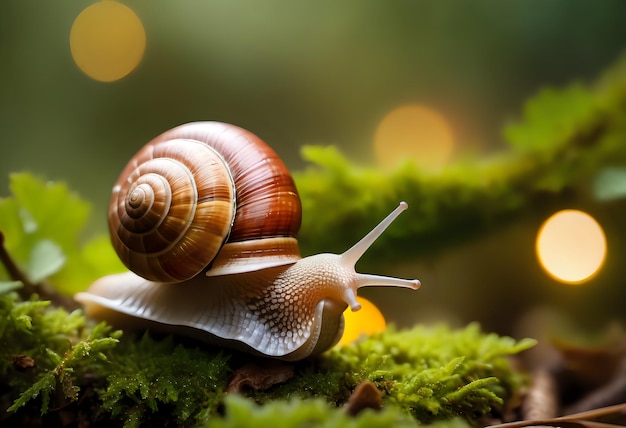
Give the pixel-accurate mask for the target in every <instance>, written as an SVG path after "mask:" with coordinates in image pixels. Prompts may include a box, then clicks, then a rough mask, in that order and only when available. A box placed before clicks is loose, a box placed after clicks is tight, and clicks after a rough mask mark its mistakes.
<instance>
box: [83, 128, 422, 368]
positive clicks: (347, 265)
mask: <svg viewBox="0 0 626 428" xmlns="http://www.w3.org/2000/svg"><path fill="white" fill-rule="evenodd" d="M197 176H199V177H197ZM300 207H301V205H300V200H299V197H298V194H297V190H296V188H295V184H294V183H293V180H292V178H291V176H290V175H289V173H288V171H287V169H286V167H285V166H284V164H283V163H282V161H281V160H280V159H279V158H278V156H277V155H276V154H275V153H274V151H273V150H272V149H271V148H270V147H269V146H267V145H266V144H265V143H264V142H263V141H261V140H260V139H259V138H258V137H256V136H255V135H254V134H252V133H250V132H248V131H245V130H243V129H241V128H238V127H235V126H233V125H229V124H223V123H218V122H197V123H191V124H187V125H182V126H180V127H178V128H174V129H173V130H170V131H168V132H165V133H164V134H162V135H160V136H158V137H157V138H155V139H154V140H152V141H151V142H149V143H148V144H147V145H146V146H144V148H143V149H141V150H140V151H139V153H138V154H137V155H136V156H135V157H134V158H133V159H131V161H130V162H129V164H128V165H127V166H126V168H125V169H124V171H123V172H122V174H121V176H120V178H119V179H118V181H117V183H116V184H115V186H114V188H113V195H112V197H111V205H110V210H109V227H110V231H111V238H112V242H113V245H114V247H115V248H116V250H117V252H118V255H119V256H120V258H121V259H122V261H123V262H124V263H125V264H126V266H127V267H128V268H129V269H130V270H131V271H129V272H125V273H121V274H116V275H109V276H106V277H103V278H100V279H98V280H97V281H96V282H94V284H92V285H91V287H90V288H89V289H88V290H87V291H86V292H83V293H78V294H77V295H76V299H77V300H78V301H80V302H82V303H83V304H84V305H85V308H86V311H87V313H88V314H89V315H90V316H92V317H94V318H99V319H106V320H109V321H110V322H113V323H114V324H120V325H123V326H131V327H134V326H138V327H148V328H155V329H158V330H162V331H168V332H175V333H180V334H184V335H187V336H191V337H194V338H197V339H201V340H203V341H206V342H209V343H213V344H216V345H220V346H224V347H229V348H233V349H238V350H242V351H245V352H249V353H252V354H258V355H262V356H268V357H273V358H279V359H283V360H300V359H303V358H306V357H308V356H311V355H316V354H319V353H321V352H323V351H325V350H327V349H329V348H330V347H332V346H333V345H334V344H335V343H336V342H337V341H338V340H339V339H340V338H341V335H342V332H343V311H344V310H345V309H346V308H347V307H348V306H350V307H351V308H352V310H358V309H360V305H359V304H358V302H357V300H356V291H357V289H358V288H359V287H363V286H370V285H382V286H399V287H407V288H412V289H417V288H418V287H419V286H420V283H419V281H417V280H403V279H397V278H388V277H382V276H376V275H367V274H360V273H357V272H356V271H355V269H354V265H355V264H356V262H357V261H358V259H359V258H360V257H361V255H362V254H363V253H364V252H365V250H367V248H368V247H369V246H370V245H371V244H372V243H373V242H374V241H375V239H376V238H377V237H378V236H380V234H381V233H382V232H383V231H384V229H386V228H387V227H388V226H389V224H391V222H392V221H393V220H394V219H395V218H396V217H397V216H398V215H399V214H400V213H401V212H402V211H403V210H404V209H406V208H407V205H406V203H404V202H403V203H401V204H400V205H399V206H398V207H397V208H396V209H395V210H394V211H393V212H392V213H391V214H389V215H388V216H387V217H386V218H385V219H384V220H383V221H382V222H381V223H380V224H379V225H378V226H376V227H375V228H374V229H373V230H372V231H371V232H370V233H369V234H367V235H366V236H365V237H364V238H363V239H362V240H361V241H359V242H358V243H357V244H355V245H354V246H353V247H352V248H350V249H349V250H348V251H346V252H345V253H343V254H340V255H336V254H317V255H313V256H309V257H306V258H301V257H300V253H299V250H298V245H297V240H296V235H297V232H298V229H299V227H300V221H301V214H300V212H301V208H300Z"/></svg>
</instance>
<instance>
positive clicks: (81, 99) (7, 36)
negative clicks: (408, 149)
mask: <svg viewBox="0 0 626 428" xmlns="http://www.w3.org/2000/svg"><path fill="white" fill-rule="evenodd" d="M93 3H94V2H87V1H72V2H46V1H32V0H22V1H19V2H5V3H4V4H3V5H2V8H1V10H2V12H1V13H0V64H1V67H0V112H1V115H0V125H1V129H2V134H1V135H2V136H1V138H0V145H1V146H0V147H1V151H0V189H1V190H0V195H6V194H7V193H8V190H7V177H8V174H9V173H10V172H12V171H25V170H27V171H32V172H33V173H35V174H37V175H40V176H43V177H46V178H48V179H52V180H64V181H66V182H68V183H69V185H70V187H71V188H73V189H75V190H76V191H77V192H78V193H79V194H80V195H81V196H82V197H84V198H86V199H88V200H89V201H91V202H92V203H93V205H94V215H93V223H92V225H91V227H92V229H93V230H94V231H100V232H103V231H105V230H106V229H105V228H106V225H105V210H106V208H105V207H106V205H107V204H108V197H109V192H110V188H111V185H112V183H113V182H114V181H115V179H116V177H117V175H118V174H119V172H120V170H121V169H122V167H123V166H124V165H125V164H126V162H127V161H128V159H129V158H130V157H131V156H132V154H134V153H135V152H136V151H137V150H138V149H139V147H141V146H142V145H143V144H144V143H146V142H147V141H149V140H150V139H151V138H153V137H154V136H156V135H158V134H160V133H161V132H163V131H165V130H167V129H169V128H171V127H173V126H176V125H179V124H181V123H185V122H190V121H195V120H220V121H225V122H230V123H234V124H237V125H239V126H242V127H244V128H246V129H249V130H251V131H252V132H254V133H256V134H257V135H259V136H261V137H262V138H263V139H264V140H265V141H267V142H268V143H269V144H270V145H272V146H273V147H274V148H275V149H276V151H277V152H278V153H279V155H280V156H281V157H282V158H283V160H284V161H285V162H286V164H287V165H288V167H289V168H290V169H292V170H300V169H302V168H304V166H305V163H304V162H303V160H302V158H301V157H300V147H301V146H302V145H310V144H320V145H330V144H332V145H336V146H337V147H339V148H340V150H341V151H342V152H343V153H344V154H345V155H346V156H347V157H348V158H350V159H351V160H353V161H354V162H355V163H357V164H362V165H375V163H376V160H375V157H374V151H373V147H372V141H373V139H374V133H375V131H376V128H377V126H378V123H379V122H380V121H381V119H382V118H383V117H384V115H385V114H387V113H388V112H389V111H391V110H392V109H394V108H395V107H397V106H399V105H403V104H408V103H417V104H421V105H425V106H428V107H429V108H432V109H434V110H435V111H437V112H439V113H440V114H441V115H442V116H443V117H445V118H446V120H447V121H448V123H449V125H450V127H451V130H452V133H453V135H454V140H455V144H456V148H455V157H457V158H462V157H463V156H465V155H469V154H472V155H473V156H477V157H481V156H487V155H488V154H490V153H492V152H494V151H499V150H502V149H503V147H504V143H503V141H502V135H501V131H502V126H503V125H504V124H506V123H507V122H508V121H510V120H513V119H515V118H517V117H518V116H519V115H520V112H521V109H522V106H523V104H524V101H525V100H526V99H527V98H528V97H529V96H530V95H532V94H533V93H535V92H536V91H537V90H539V89H540V88H542V87H545V86H562V85H564V84H567V83H570V82H572V81H576V80H581V81H589V80H591V79H592V78H594V77H596V76H597V75H598V74H599V73H600V72H601V70H603V69H604V68H606V67H607V66H608V65H610V64H611V63H612V62H613V61H615V60H616V58H617V57H618V56H619V54H620V53H622V51H623V50H624V48H626V25H624V18H625V17H626V4H625V3H624V2H623V0H604V1H602V2H597V1H589V0H549V1H546V0H524V1H521V0H509V1H506V2H504V1H498V0H479V1H472V2H469V1H454V0H436V1H435V0H433V1H417V0H412V1H388V2H384V1H372V0H358V1H357V0H348V1H344V2H330V1H317V2H287V1H275V0H272V1H265V2H263V3H260V2H255V1H203V2H200V1H192V0H177V1H155V0H137V1H127V2H124V4H126V5H128V6H129V7H130V8H132V9H133V10H134V11H135V13H136V14H137V16H138V17H139V18H140V20H141V22H142V23H143V26H144V29H145V33H146V50H145V55H144V57H143V59H142V61H141V63H140V64H139V66H138V67H137V68H136V69H135V70H134V71H133V72H132V73H130V74H129V75H128V76H127V77H125V78H123V79H121V80H119V81H115V82H109V83H103V82H98V81H95V80H93V79H91V78H90V77H88V76H87V75H85V74H84V73H83V72H81V71H80V69H79V68H78V67H77V66H76V64H75V63H74V61H73V59H72V55H71V53H70V44H69V37H70V30H71V28H72V23H73V22H74V20H75V19H76V17H77V16H78V15H79V14H80V13H81V11H83V10H84V9H85V8H86V7H88V6H89V5H91V4H93ZM346 197H349V195H346ZM306 215H307V213H306V212H305V213H304V216H306ZM541 220H543V218H542V219H537V218H532V216H531V217H530V220H529V221H528V222H525V223H524V222H522V223H520V224H516V225H514V226H512V227H511V228H510V229H507V230H506V231H505V232H503V233H504V234H503V235H499V236H494V237H487V238H486V239H485V240H483V241H481V242H480V243H477V244H475V247H469V248H466V247H462V248H459V247H455V248H453V249H452V250H451V251H449V252H448V253H446V254H444V255H442V256H440V257H437V258H431V259H428V260H426V261H422V262H420V263H418V264H417V265H416V264H415V263H414V262H407V263H406V265H401V266H398V267H397V270H398V272H401V273H403V274H405V275H406V276H417V277H419V278H420V279H421V280H422V282H423V283H424V286H423V288H422V290H420V291H419V292H417V293H415V295H414V296H413V295H412V296H411V297H410V298H406V297H405V296H406V295H405V294H403V293H402V292H398V291H396V290H394V291H393V292H391V293H390V294H387V293H389V292H388V291H383V290H376V291H372V292H370V294H369V295H370V296H372V297H373V298H375V299H380V301H381V302H382V303H381V307H382V308H383V310H384V311H385V312H386V313H387V314H392V313H393V315H391V316H390V317H389V318H391V319H392V320H396V321H397V322H399V323H400V324H403V323H404V324H409V323H412V322H415V321H421V320H426V319H430V318H429V317H432V318H433V319H437V318H440V317H443V318H446V319H450V320H459V321H460V322H464V321H466V320H468V319H478V320H479V321H482V322H483V323H485V324H487V327H492V328H496V329H502V330H505V331H506V330H507V329H508V327H507V326H504V325H505V324H506V323H507V322H509V321H510V318H512V317H514V316H515V317H516V316H518V315H520V314H521V313H522V312H523V310H522V309H519V310H518V311H517V312H515V311H514V312H512V313H510V312H507V310H506V309H494V308H497V307H498V306H502V307H504V308H506V307H507V305H511V306H514V307H517V306H515V304H516V303H520V302H519V301H518V302H516V301H517V300H519V299H521V301H522V306H523V305H524V304H526V306H523V308H524V309H525V308H526V307H527V306H535V304H539V305H541V304H542V303H546V304H553V303H555V302H557V301H558V302H562V301H563V299H574V300H576V302H574V306H573V307H576V308H578V309H575V311H580V310H581V309H580V308H581V307H582V305H583V302H585V301H588V300H587V299H588V297H589V296H588V294H589V293H591V291H589V290H594V289H593V288H592V287H589V288H585V289H583V288H581V289H580V290H579V291H575V292H570V291H569V290H568V291H567V293H575V296H572V294H568V295H567V297H563V296H564V294H563V292H562V290H564V288H563V287H562V286H559V285H554V284H552V282H553V281H552V280H550V279H547V277H546V276H545V275H544V274H543V273H542V272H541V270H540V268H539V267H538V266H537V263H536V260H535V259H534V257H535V256H534V253H533V252H532V251H530V252H528V251H525V250H524V251H520V250H519V249H520V248H526V247H527V246H528V245H530V246H531V248H532V245H533V241H534V239H535V235H536V227H537V224H538V223H537V222H539V223H540V222H541ZM350 244H351V243H346V246H348V245H350ZM621 250H622V251H624V250H625V249H624V248H621ZM494 255H495V256H497V257H499V259H498V260H497V261H496V260H494V259H493V257H494ZM500 258H501V259H500ZM614 263H615V262H614ZM613 266H616V265H615V264H614V265H613ZM609 268H610V266H609ZM364 270H367V269H364ZM618 276H619V272H618V270H617V269H616V268H614V270H613V271H611V270H610V269H609V270H608V273H605V274H604V277H602V278H601V277H599V278H598V279H597V281H602V283H603V284H609V285H610V286H611V287H617V286H618V285H616V284H617V279H616V278H617V277H618ZM621 276H622V277H623V275H621ZM607 278H608V279H607ZM507 281H512V282H513V283H514V284H518V285H519V284H524V286H529V287H535V293H533V294H531V295H532V296H533V301H532V302H530V301H524V300H525V299H524V298H523V296H524V290H523V289H520V287H519V286H518V285H513V286H511V287H509V286H508V285H507V284H506V282H507ZM533 284H534V285H533ZM545 284H548V286H547V287H543V286H544V285H545ZM507 287H508V288H507ZM559 287H560V288H559ZM600 289H602V288H600ZM479 290H480V291H479ZM537 290H542V292H543V293H544V294H543V295H542V294H541V293H539V292H538V291H537ZM368 291H369V290H368ZM594 292H595V291H594ZM585 293H587V294H585ZM620 293H621V292H620ZM620 293H617V292H615V291H614V290H613V291H611V292H610V293H609V294H606V293H605V294H604V295H603V297H602V298H603V299H604V300H601V301H602V302H604V303H606V302H609V308H608V309H607V310H606V311H605V312H606V313H607V314H608V315H609V316H610V317H612V316H615V315H616V314H617V315H619V314H620V312H621V306H622V303H621V302H619V301H616V300H615V298H616V296H618V297H619V296H621V295H622V294H623V293H622V294H620ZM383 295H391V296H393V299H392V300H389V301H385V298H384V296H383ZM538 295H539V296H541V297H539V298H537V296H538ZM565 303H566V304H568V302H565ZM569 303H571V302H569ZM604 303H602V304H604ZM474 305H475V306H474ZM576 305H578V306H576ZM430 310H432V312H433V314H432V315H429V314H426V312H428V311H430ZM403 311H404V312H403ZM402 313H404V314H405V315H402ZM503 323H505V324H503ZM507 325H508V324H507Z"/></svg>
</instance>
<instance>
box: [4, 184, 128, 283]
mask: <svg viewBox="0 0 626 428" xmlns="http://www.w3.org/2000/svg"><path fill="white" fill-rule="evenodd" d="M9 187H10V189H11V192H12V193H13V196H12V197H7V198H2V199H0V231H2V233H3V235H4V237H5V242H4V244H5V248H6V249H7V251H8V252H9V254H10V255H11V258H12V259H13V260H14V261H15V263H16V264H17V265H18V266H19V268H20V269H21V270H22V272H23V273H24V274H25V276H26V277H27V278H28V279H29V280H30V281H31V282H33V283H35V284H36V283H39V282H41V281H43V280H48V281H49V282H50V283H52V284H53V285H54V286H55V288H56V289H57V290H58V291H59V292H61V293H65V294H73V293H75V292H77V291H81V290H84V289H85V288H87V287H88V286H89V284H90V283H91V282H93V281H94V280H95V279H97V278H98V277H101V276H103V275H107V274H110V273H114V272H121V271H123V270H124V269H125V268H124V266H123V265H122V263H121V262H120V261H119V259H118V257H117V255H116V254H115V251H114V250H113V247H112V245H111V244H110V242H109V240H108V237H106V236H97V237H94V238H92V239H91V240H90V241H89V242H88V243H87V245H85V246H84V247H83V246H81V240H80V234H81V230H82V228H83V227H84V225H85V223H86V220H87V215H88V214H89V209H90V207H89V204H88V203H87V202H85V201H83V200H81V199H80V198H79V197H78V196H76V195H75V194H73V193H71V192H70V191H69V189H68V188H67V186H66V185H65V184H64V183H52V182H45V181H43V180H40V179H38V178H36V177H33V176H32V175H30V174H27V173H22V174H12V175H11V176H10V185H9ZM0 279H9V278H8V274H7V273H6V272H4V271H3V269H0Z"/></svg>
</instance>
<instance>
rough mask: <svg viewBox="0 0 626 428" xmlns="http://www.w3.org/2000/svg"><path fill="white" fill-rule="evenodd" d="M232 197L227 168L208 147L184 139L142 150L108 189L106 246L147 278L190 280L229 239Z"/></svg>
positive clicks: (221, 159) (168, 280)
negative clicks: (110, 192) (109, 243)
mask: <svg viewBox="0 0 626 428" xmlns="http://www.w3.org/2000/svg"><path fill="white" fill-rule="evenodd" d="M157 177H158V178H157ZM199 177H203V178H202V179H200V180H197V178H199ZM138 186H139V187H140V190H139V191H136V192H135V193H134V194H132V193H131V194H130V195H129V192H133V190H136V189H137V188H138ZM148 194H150V195H149V197H144V195H148ZM136 195H139V196H137V197H135V196H136ZM233 197H234V187H233V183H232V179H231V176H230V172H229V170H228V167H227V166H226V164H225V163H224V160H223V158H222V157H221V156H220V155H219V154H218V153H217V152H216V151H215V150H213V149H212V148H210V147H207V145H205V144H201V143H198V142H197V141H190V140H177V141H160V142H159V143H158V144H155V143H154V142H152V143H149V144H148V145H146V146H144V148H143V149H141V150H140V151H139V153H138V154H137V155H136V156H135V157H134V158H133V159H132V160H131V161H130V162H129V164H128V165H127V166H126V168H125V169H124V171H123V172H122V174H121V175H120V178H119V179H118V181H117V183H116V185H115V187H114V192H113V195H112V197H111V209H110V212H109V224H110V230H111V237H112V241H113V245H114V247H115V248H116V250H117V252H118V255H119V256H120V258H121V259H122V261H123V262H124V263H125V264H126V266H127V267H128V268H129V269H130V270H132V271H134V272H135V273H137V274H138V275H141V276H143V277H144V278H146V279H150V280H155V281H163V282H173V281H182V280H186V279H189V278H191V277H193V276H195V275H196V274H198V273H199V272H200V271H202V270H203V269H204V268H205V267H206V266H207V265H208V264H209V263H210V262H211V261H212V260H213V258H215V255H216V254H217V253H218V251H219V249H220V247H221V246H222V244H223V242H224V240H225V238H226V237H227V236H228V232H229V229H230V226H231V224H232V221H233V215H234V206H233V205H232V200H233ZM138 201H139V202H138ZM140 202H142V203H140Z"/></svg>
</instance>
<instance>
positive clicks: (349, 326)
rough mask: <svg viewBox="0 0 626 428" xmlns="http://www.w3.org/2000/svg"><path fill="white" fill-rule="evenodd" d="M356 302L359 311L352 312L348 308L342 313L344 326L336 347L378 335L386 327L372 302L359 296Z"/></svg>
mask: <svg viewBox="0 0 626 428" xmlns="http://www.w3.org/2000/svg"><path fill="white" fill-rule="evenodd" d="M356 300H357V301H358V302H359V303H360V304H361V309H360V310H358V311H356V312H352V309H350V307H348V309H346V310H345V312H344V313H343V317H344V319H345V323H346V324H345V328H344V330H343V336H342V337H341V340H340V341H339V343H338V346H343V345H347V344H349V343H352V342H354V341H355V340H357V339H359V338H360V337H362V336H369V335H372V334H375V333H380V332H381V331H384V330H385V327H386V326H387V324H386V322H385V317H383V314H382V313H381V312H380V310H379V309H378V308H377V307H376V306H375V305H374V304H373V303H372V302H370V301H369V300H367V299H364V298H363V297H359V296H357V298H356Z"/></svg>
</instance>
